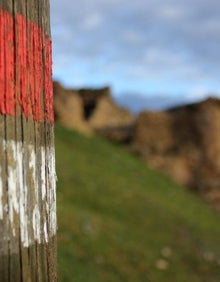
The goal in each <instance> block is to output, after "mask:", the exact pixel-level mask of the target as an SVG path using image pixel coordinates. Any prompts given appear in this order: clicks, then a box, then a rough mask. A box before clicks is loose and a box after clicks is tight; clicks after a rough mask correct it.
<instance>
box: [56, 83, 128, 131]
mask: <svg viewBox="0 0 220 282" xmlns="http://www.w3.org/2000/svg"><path fill="white" fill-rule="evenodd" d="M54 108H55V118H56V120H57V121H58V122H59V123H60V124H62V125H63V126H65V127H68V128H70V129H71V128H72V129H77V130H79V131H81V132H83V133H85V132H87V133H88V132H99V133H100V132H102V131H106V130H107V131H109V130H111V129H113V128H120V127H122V128H124V127H129V126H131V125H132V124H133V123H134V116H133V115H132V114H131V113H130V112H129V111H128V110H125V109H123V108H121V107H119V106H117V105H116V104H115V103H114V101H113V99H112V97H111V93H110V89H109V87H105V88H101V89H80V90H67V89H65V88H63V87H62V86H61V85H60V84H59V83H58V82H54ZM123 134H124V133H123Z"/></svg>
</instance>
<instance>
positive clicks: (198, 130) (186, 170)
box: [133, 98, 220, 208]
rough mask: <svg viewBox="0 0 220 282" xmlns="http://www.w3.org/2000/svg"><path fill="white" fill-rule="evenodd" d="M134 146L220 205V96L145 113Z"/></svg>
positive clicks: (152, 163)
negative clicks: (218, 98)
mask: <svg viewBox="0 0 220 282" xmlns="http://www.w3.org/2000/svg"><path fill="white" fill-rule="evenodd" d="M133 148H134V149H135V151H137V152H138V153H139V154H140V155H141V156H142V157H143V158H144V159H145V160H146V162H147V163H148V164H149V165H150V166H152V167H154V168H156V169H159V170H161V171H163V172H165V173H166V174H168V175H169V176H170V177H171V178H173V179H174V180H175V181H176V182H178V183H180V184H182V185H185V186H187V187H190V188H192V189H194V190H197V191H199V192H200V193H201V194H202V195H204V197H205V198H206V199H208V200H209V201H211V202H212V203H214V202H216V205H218V208H220V100H217V99H213V98H210V99H208V100H206V101H203V102H200V103H197V104H192V105H187V106H182V107H178V108H174V109H171V110H169V111H164V112H143V113H141V114H140V115H139V116H138V117H137V120H136V124H135V131H134V138H133Z"/></svg>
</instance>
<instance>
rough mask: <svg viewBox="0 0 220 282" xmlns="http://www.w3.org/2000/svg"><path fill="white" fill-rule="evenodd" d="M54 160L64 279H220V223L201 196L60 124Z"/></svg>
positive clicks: (161, 281)
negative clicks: (160, 264)
mask: <svg viewBox="0 0 220 282" xmlns="http://www.w3.org/2000/svg"><path fill="white" fill-rule="evenodd" d="M56 159H57V161H56V164H57V174H58V187H57V190H58V191H57V194H58V195H57V196H58V226H59V229H58V266H59V281H68V282H69V281H75V282H118V281H124V282H142V281H143V282H147V281H151V282H198V281H202V282H214V281H216V282H218V281H220V224H219V223H220V221H219V218H218V217H217V216H216V215H215V214H214V213H213V212H212V211H211V209H210V208H209V207H208V206H206V205H205V204H204V203H203V202H202V201H201V200H200V199H199V198H197V197H196V196H195V195H192V194H191V193H189V192H188V191H186V190H185V189H183V188H181V187H179V186H177V185H176V184H174V183H173V182H172V181H171V180H169V179H168V178H167V177H165V176H163V175H162V174H159V173H158V172H155V171H153V170H151V169H149V168H147V167H146V165H145V164H144V163H143V162H141V161H140V160H139V159H138V158H137V157H135V156H132V155H130V154H129V153H127V152H126V151H125V150H123V149H122V148H120V147H118V146H115V145H113V144H110V143H109V142H108V141H106V140H103V139H101V138H98V137H89V138H87V137H84V136H81V135H80V134H78V133H76V132H70V131H67V130H65V129H63V128H61V127H59V126H58V127H56ZM164 249H165V250H168V251H167V252H168V254H167V255H166V251H163V250H164ZM163 252H165V254H163ZM161 259H162V262H163V263H164V261H165V263H166V265H165V269H159V268H158V266H157V265H158V263H159V262H160V261H161ZM162 262H161V263H162Z"/></svg>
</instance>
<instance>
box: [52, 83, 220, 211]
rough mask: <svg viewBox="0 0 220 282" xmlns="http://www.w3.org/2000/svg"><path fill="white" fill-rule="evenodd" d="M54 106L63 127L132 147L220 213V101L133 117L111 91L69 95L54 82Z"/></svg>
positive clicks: (97, 90) (89, 91)
mask: <svg viewBox="0 0 220 282" xmlns="http://www.w3.org/2000/svg"><path fill="white" fill-rule="evenodd" d="M54 106H55V118H56V121H57V122H59V123H60V124H62V125H63V126H65V127H67V128H69V129H76V130H78V131H80V132H82V133H86V134H94V133H96V134H100V135H103V136H105V137H107V138H109V139H111V140H113V141H116V142H119V143H121V144H126V145H129V147H130V148H131V150H132V151H133V152H135V153H137V154H139V155H140V156H141V157H142V158H143V159H144V160H145V161H146V162H147V164H148V165H149V166H151V167H153V168H155V169H157V170H160V171H162V172H163V173H165V174H167V175H168V176H170V177H171V178H172V179H173V180H175V181H176V182H177V183H179V184H181V185H184V186H186V187H189V188H190V189H192V190H193V191H197V192H199V194H201V195H202V196H203V197H204V198H205V199H206V200H207V201H208V202H210V203H212V205H213V206H214V207H215V208H216V209H218V210H219V211H220V100H218V99H214V98H209V99H207V100H206V101H203V102H200V103H196V104H191V105H186V106H181V107H176V108H173V109H170V110H167V111H163V112H150V111H145V112H142V113H140V114H139V115H138V116H137V117H135V116H134V115H133V114H131V113H130V112H129V111H128V110H126V109H124V108H121V107H119V106H118V105H116V103H115V102H114V101H113V99H112V96H111V92H110V88H109V87H105V88H101V89H80V90H67V89H65V88H63V87H62V86H61V85H60V84H59V83H58V82H54Z"/></svg>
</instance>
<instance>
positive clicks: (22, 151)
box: [0, 140, 57, 247]
mask: <svg viewBox="0 0 220 282" xmlns="http://www.w3.org/2000/svg"><path fill="white" fill-rule="evenodd" d="M0 146H2V148H4V149H5V150H6V149H7V156H8V158H10V161H8V167H7V171H8V178H7V180H6V183H7V187H4V183H3V181H2V168H1V165H0V220H4V219H5V218H4V217H7V220H8V221H9V232H10V234H9V235H10V236H11V235H13V236H17V237H19V233H20V238H21V242H22V244H23V246H24V247H28V246H30V245H32V244H33V243H34V242H36V241H37V242H38V243H47V242H48V241H49V239H50V238H51V237H53V236H54V235H55V234H56V230H57V223H56V173H55V152H54V148H53V147H47V148H46V149H45V148H44V147H40V148H39V150H40V152H39V153H38V154H36V152H35V147H34V146H33V145H27V144H23V143H22V142H15V141H12V140H10V141H7V142H6V141H2V142H0ZM24 161H26V163H28V164H29V167H28V168H25V167H24ZM39 164H40V167H39ZM38 170H39V171H38ZM38 173H39V174H40V178H41V179H39V177H38ZM5 191H8V203H6V205H5V206H4V202H3V193H4V192H5ZM7 211H8V213H7ZM42 211H45V212H46V214H45V212H44V218H43V217H42ZM18 222H19V225H18V224H16V223H18ZM18 227H19V228H18ZM10 236H9V237H10Z"/></svg>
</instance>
